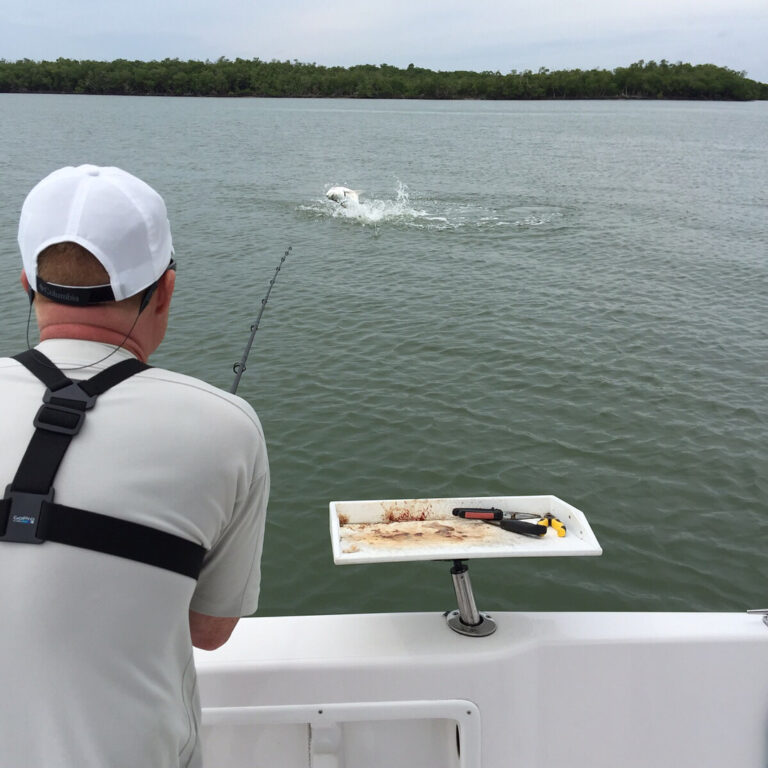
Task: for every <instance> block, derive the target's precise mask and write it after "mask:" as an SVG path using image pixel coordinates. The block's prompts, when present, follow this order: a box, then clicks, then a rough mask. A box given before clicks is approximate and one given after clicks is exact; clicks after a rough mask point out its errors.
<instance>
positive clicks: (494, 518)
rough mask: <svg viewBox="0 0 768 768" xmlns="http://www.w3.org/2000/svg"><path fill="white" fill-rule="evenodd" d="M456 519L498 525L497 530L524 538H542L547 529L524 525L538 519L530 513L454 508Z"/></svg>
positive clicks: (539, 526)
mask: <svg viewBox="0 0 768 768" xmlns="http://www.w3.org/2000/svg"><path fill="white" fill-rule="evenodd" d="M453 514H454V515H456V517H462V518H464V519H465V520H484V521H485V522H486V523H490V524H491V525H498V526H499V528H501V529H503V530H505V531H511V532H512V533H522V534H523V535H524V536H543V535H544V534H545V533H546V532H547V529H546V527H543V526H541V525H539V524H538V523H526V522H524V521H525V520H528V519H534V518H536V519H537V518H540V517H541V515H535V514H533V513H531V512H502V511H501V510H500V509H496V508H495V507H490V508H486V509H480V508H476V507H456V508H455V509H454V510H453Z"/></svg>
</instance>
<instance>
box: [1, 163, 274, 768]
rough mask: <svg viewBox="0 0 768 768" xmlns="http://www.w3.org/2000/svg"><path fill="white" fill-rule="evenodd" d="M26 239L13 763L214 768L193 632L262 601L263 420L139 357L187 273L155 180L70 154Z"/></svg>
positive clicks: (11, 572)
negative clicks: (202, 723) (34, 330)
mask: <svg viewBox="0 0 768 768" xmlns="http://www.w3.org/2000/svg"><path fill="white" fill-rule="evenodd" d="M19 245H20V248H21V253H22V260H23V267H24V268H23V272H22V275H21V282H22V285H23V287H24V289H25V290H26V291H27V292H28V294H29V296H30V300H31V301H33V305H32V306H33V307H34V310H35V314H36V317H37V322H38V325H39V329H40V338H41V343H40V344H39V346H38V347H37V352H34V351H27V352H25V353H23V354H22V355H19V356H17V357H18V359H15V358H3V359H0V424H2V430H3V436H2V440H1V441H0V480H2V487H4V488H6V492H5V498H4V499H3V500H2V501H0V608H1V609H2V620H1V621H0V768H30V767H31V766H35V768H38V767H39V768H43V767H45V768H54V767H55V768H59V767H62V768H70V767H71V768H140V767H141V768H171V766H173V768H177V767H178V766H199V765H200V763H201V757H200V746H199V742H198V736H197V731H198V725H199V715H200V712H199V702H198V698H197V688H196V678H195V669H194V663H193V654H192V646H193V644H194V645H195V646H197V647H199V648H204V649H209V650H210V649H214V648H217V647H218V646H220V645H221V644H223V643H224V642H226V640H227V639H228V638H229V636H230V633H231V632H232V630H233V629H234V627H235V624H236V623H237V621H238V617H240V616H246V615H249V614H251V613H253V612H254V611H255V609H256V603H257V598H258V591H259V578H260V568H259V561H260V558H261V548H262V539H263V531H264V518H265V513H266V504H267V497H268V493H269V470H268V464H267V455H266V448H265V445H264V437H263V434H262V430H261V426H260V424H259V421H258V418H257V417H256V414H255V413H254V412H253V410H252V409H251V407H250V406H249V405H248V404H247V403H245V402H244V401H243V400H242V399H240V398H238V397H235V396H234V395H230V394H228V393H225V392H223V391H221V390H218V389H216V388H214V387H211V386H209V385H207V384H205V383H203V382H201V381H198V380H197V379H193V378H190V377H188V376H183V375H180V374H177V373H172V372H170V371H166V370H161V369H158V368H150V367H146V366H144V365H142V363H143V362H145V361H146V360H147V358H148V357H149V356H150V355H151V354H152V353H153V352H154V350H155V349H156V348H157V347H158V345H159V344H160V342H161V341H162V339H163V336H164V334H165V331H166V325H167V322H168V311H169V306H170V301H171V294H172V293H173V287H174V281H175V263H174V262H173V260H172V257H173V247H172V243H171V232H170V226H169V224H168V219H167V213H166V208H165V204H164V202H163V200H162V198H161V197H160V196H159V195H158V194H157V193H156V192H155V191H154V190H153V189H152V188H151V187H149V186H148V185H146V184H145V183H144V182H142V181H141V180H139V179H137V178H136V177H134V176H132V175H130V174H128V173H126V172H125V171H122V170H120V169H118V168H99V167H96V166H88V165H86V166H80V167H78V168H62V169H60V170H58V171H56V172H54V173H52V174H51V175H50V176H48V177H46V178H45V179H43V180H42V181H41V182H40V183H39V184H38V185H37V186H36V187H35V188H34V189H33V190H32V191H31V192H30V193H29V195H28V196H27V199H26V201H25V203H24V206H23V209H22V214H21V220H20V224H19ZM40 353H42V354H40ZM125 361H129V362H125ZM107 369H109V371H110V373H109V374H104V375H102V376H99V377H98V378H93V377H94V376H95V375H96V374H99V372H100V371H104V370H107ZM85 380H90V382H89V383H83V384H82V385H80V384H72V382H73V381H74V382H85ZM44 393H45V396H46V399H47V403H44V402H43V395H44ZM1 490H2V489H1V488H0V491H1Z"/></svg>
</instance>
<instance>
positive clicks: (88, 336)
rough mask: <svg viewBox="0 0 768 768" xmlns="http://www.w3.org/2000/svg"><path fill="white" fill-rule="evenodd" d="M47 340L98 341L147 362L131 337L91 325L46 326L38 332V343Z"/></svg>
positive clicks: (145, 356)
mask: <svg viewBox="0 0 768 768" xmlns="http://www.w3.org/2000/svg"><path fill="white" fill-rule="evenodd" d="M48 339H79V340H81V341H99V342H101V343H103V344H112V345H113V346H115V347H121V348H122V349H125V350H126V351H127V352H130V353H131V354H132V355H133V356H134V357H137V358H138V359H139V360H141V361H142V362H143V363H146V362H147V358H148V355H147V354H146V353H145V351H144V349H142V346H141V344H139V342H138V341H137V340H136V339H134V338H133V337H132V336H131V335H128V336H126V335H125V334H124V333H120V332H119V331H114V330H112V329H110V328H102V327H99V326H92V325H80V324H77V323H57V324H54V325H47V326H45V328H43V329H42V331H41V332H40V341H48Z"/></svg>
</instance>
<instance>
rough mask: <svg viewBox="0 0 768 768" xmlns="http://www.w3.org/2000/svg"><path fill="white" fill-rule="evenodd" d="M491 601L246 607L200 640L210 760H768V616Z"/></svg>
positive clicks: (461, 766)
mask: <svg viewBox="0 0 768 768" xmlns="http://www.w3.org/2000/svg"><path fill="white" fill-rule="evenodd" d="M550 535H551V534H550V533H547V536H550ZM457 594H458V590H457ZM492 619H493V621H494V622H495V624H496V630H495V632H493V633H492V634H490V635H488V636H484V637H472V636H466V635H463V634H458V633H457V632H454V631H452V630H451V628H449V626H448V625H447V624H446V620H445V617H444V616H443V615H442V614H439V613H415V614H376V615H357V616H356V615H342V616H309V617H279V618H254V619H246V620H243V621H241V622H240V624H239V625H238V627H237V629H236V631H235V633H234V635H233V637H232V639H231V640H230V642H229V643H227V645H225V646H224V647H223V648H221V649H219V650H218V651H214V652H211V653H208V652H205V651H198V652H197V655H196V663H197V668H198V675H199V684H200V695H201V703H202V707H203V724H202V726H203V727H202V738H203V745H204V755H205V759H206V761H207V766H209V767H210V768H245V767H246V766H248V767H249V768H250V767H251V766H265V767H266V766H269V767H270V768H299V767H302V768H309V767H310V766H311V767H312V768H384V767H385V766H386V768H393V766H414V767H416V768H433V767H434V768H480V766H482V768H517V767H518V766H520V767H522V766H525V767H526V768H565V766H568V768H635V767H636V768H640V767H641V766H642V768H686V767H687V766H690V767H691V768H694V766H695V767H696V768H726V767H728V768H730V767H731V766H733V767H734V768H741V767H742V766H743V767H744V768H746V767H747V766H756V767H757V766H761V767H764V766H766V765H768V627H766V625H765V624H764V623H763V621H762V620H761V617H760V616H755V615H748V614H746V613H743V614H707V613H700V614H693V613H683V614H680V613H504V612H502V613H492Z"/></svg>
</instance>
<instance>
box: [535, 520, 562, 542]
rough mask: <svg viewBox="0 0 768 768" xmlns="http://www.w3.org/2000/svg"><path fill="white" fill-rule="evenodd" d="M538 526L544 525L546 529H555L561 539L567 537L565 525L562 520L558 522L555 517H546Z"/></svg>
mask: <svg viewBox="0 0 768 768" xmlns="http://www.w3.org/2000/svg"><path fill="white" fill-rule="evenodd" d="M537 525H543V526H544V527H545V528H554V529H555V531H556V532H557V535H558V536H559V537H560V538H561V539H562V538H563V536H565V523H563V521H562V520H558V519H557V518H556V517H555V516H554V515H544V517H542V518H541V520H539V521H538V523H537Z"/></svg>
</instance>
